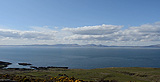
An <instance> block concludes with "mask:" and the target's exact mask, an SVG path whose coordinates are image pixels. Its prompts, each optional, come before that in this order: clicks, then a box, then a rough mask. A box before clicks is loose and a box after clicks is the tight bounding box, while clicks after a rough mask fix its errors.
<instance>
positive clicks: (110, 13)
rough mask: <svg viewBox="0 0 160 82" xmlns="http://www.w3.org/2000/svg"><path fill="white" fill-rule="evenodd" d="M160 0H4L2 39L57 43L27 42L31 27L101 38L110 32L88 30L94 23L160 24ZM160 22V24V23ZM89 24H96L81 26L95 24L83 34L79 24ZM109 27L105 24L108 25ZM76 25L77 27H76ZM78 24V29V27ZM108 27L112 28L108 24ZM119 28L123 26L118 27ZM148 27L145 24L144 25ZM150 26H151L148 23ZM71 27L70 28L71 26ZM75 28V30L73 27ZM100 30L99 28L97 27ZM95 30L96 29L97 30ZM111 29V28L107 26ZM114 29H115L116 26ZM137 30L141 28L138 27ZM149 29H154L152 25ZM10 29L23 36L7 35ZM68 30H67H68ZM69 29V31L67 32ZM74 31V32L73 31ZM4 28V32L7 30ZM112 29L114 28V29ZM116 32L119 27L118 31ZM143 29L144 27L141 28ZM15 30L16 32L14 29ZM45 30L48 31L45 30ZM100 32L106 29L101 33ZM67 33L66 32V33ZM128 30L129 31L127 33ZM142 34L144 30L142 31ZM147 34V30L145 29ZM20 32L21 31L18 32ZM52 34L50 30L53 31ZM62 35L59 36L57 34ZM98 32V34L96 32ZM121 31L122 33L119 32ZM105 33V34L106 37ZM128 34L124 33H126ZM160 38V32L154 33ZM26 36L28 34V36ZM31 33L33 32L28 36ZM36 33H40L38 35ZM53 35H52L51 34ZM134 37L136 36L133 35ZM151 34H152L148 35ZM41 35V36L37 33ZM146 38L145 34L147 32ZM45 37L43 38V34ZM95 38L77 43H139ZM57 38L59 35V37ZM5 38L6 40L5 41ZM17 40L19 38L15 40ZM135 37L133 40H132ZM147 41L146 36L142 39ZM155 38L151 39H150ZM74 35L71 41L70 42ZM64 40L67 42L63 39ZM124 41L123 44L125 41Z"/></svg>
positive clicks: (125, 26)
mask: <svg viewBox="0 0 160 82" xmlns="http://www.w3.org/2000/svg"><path fill="white" fill-rule="evenodd" d="M159 4H160V0H1V1H0V29H1V30H2V32H1V35H0V36H2V38H3V40H1V44H7V43H5V41H8V42H10V41H12V43H11V44H34V43H37V42H38V41H39V43H40V44H56V43H58V41H57V42H56V43H54V42H55V41H54V40H55V39H52V40H45V38H47V37H44V38H43V41H42V40H38V41H37V42H33V41H32V39H35V38H33V36H32V39H28V38H27V40H28V41H29V42H27V43H23V42H21V41H20V39H22V38H23V40H26V38H25V39H24V35H23V34H24V32H28V31H36V32H42V30H44V29H45V30H46V32H48V30H50V31H54V32H55V33H58V34H59V35H58V34H53V35H55V37H62V38H63V39H64V38H65V40H66V35H68V36H67V37H69V36H74V37H75V36H76V37H78V36H79V37H80V36H81V37H90V38H91V37H92V38H93V37H100V38H102V39H103V38H108V37H106V36H109V34H107V33H104V32H102V31H99V30H98V32H99V33H98V35H99V36H98V35H97V33H95V34H94V33H91V34H88V33H90V32H87V31H93V29H95V28H96V27H95V28H94V26H97V25H100V27H97V28H99V29H101V27H103V26H104V25H103V24H105V25H113V26H114V25H115V26H117V27H118V26H123V27H122V28H121V29H120V31H122V30H129V28H131V27H141V28H142V27H143V26H141V25H146V24H147V25H148V26H150V25H152V26H153V29H155V28H154V27H155V26H157V22H159V21H160V9H159V8H160V5H159ZM158 25H159V24H158ZM85 26H93V28H92V27H86V28H83V30H82V29H81V31H83V33H84V29H87V28H92V30H87V31H86V30H85V32H87V34H88V35H85V34H86V33H85V34H81V33H82V32H81V33H79V32H78V34H77V31H76V32H75V30H80V29H76V28H78V27H85ZM104 27H105V26H104ZM72 28H73V29H72ZM74 28H75V29H74ZM105 28H110V27H108V26H106V27H105ZM118 28H119V27H118ZM143 28H145V27H143ZM146 28H148V27H146ZM69 29H70V30H69ZM71 29H72V31H71ZM156 29H157V31H159V30H158V29H159V26H158V27H156ZM4 30H5V31H4ZM96 30H97V29H96ZM96 30H94V31H96ZM105 30H106V31H108V29H105ZM112 30H113V29H112ZM136 30H137V29H136ZM149 30H152V28H150V29H149ZM8 31H9V32H10V31H17V32H18V33H20V35H23V37H20V35H19V37H18V38H13V36H4V34H7V33H9V32H8ZM64 31H65V32H64ZM67 31H68V32H67ZM73 31H74V32H73ZM3 32H4V33H3ZM21 32H22V33H21ZM69 32H70V33H69ZM111 32H112V31H111ZM114 32H115V31H114ZM116 32H117V31H116ZM139 32H140V30H139ZM13 33H14V32H13ZM43 33H44V31H43ZM100 33H104V34H101V35H100ZM63 34H64V36H62V35H63ZM123 34H125V33H123ZM140 34H142V33H140ZM143 34H144V33H143ZM17 35H18V34H17ZM49 35H50V34H49ZM51 35H52V34H51ZM57 35H58V36H57ZM93 35H95V36H93ZM102 35H103V36H102ZM118 35H121V34H118ZM104 36H105V37H104ZM122 36H123V37H124V35H122ZM154 36H156V37H157V38H158V39H159V34H158V35H154ZM25 37H26V36H25ZM27 37H29V36H27ZM35 37H36V36H35ZM48 37H49V36H48ZM132 37H134V36H132ZM145 37H149V36H145ZM36 38H37V37H36ZM143 38H144V36H143ZM41 39H42V38H41ZM93 39H94V41H89V40H88V39H86V40H87V41H84V40H82V39H81V40H79V39H78V40H77V39H76V40H75V41H73V43H79V44H83V43H86V42H87V43H95V42H97V44H106V45H107V44H112V45H136V44H137V43H136V44H133V43H134V42H132V43H131V42H129V43H128V44H124V43H125V42H124V41H123V42H124V43H123V42H121V40H120V41H119V40H118V39H116V41H118V42H119V43H118V44H117V42H116V44H115V40H114V41H110V40H108V39H105V41H104V40H103V42H101V41H99V39H97V38H96V39H95V38H93ZM56 40H57V39H56ZM3 41H4V42H3ZM13 41H16V42H13ZM130 41H133V40H130ZM142 41H143V40H142ZM150 41H151V42H150ZM70 42H72V41H71V38H70V39H69V40H68V42H67V43H70ZM138 42H139V44H142V43H143V44H142V45H146V44H148V43H150V44H153V43H155V39H154V41H153V39H149V40H147V43H145V44H144V42H142V43H141V42H140V41H138ZM61 43H64V42H61ZM122 43H123V44H122ZM156 43H159V40H156Z"/></svg>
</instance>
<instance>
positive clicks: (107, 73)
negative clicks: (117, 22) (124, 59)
mask: <svg viewBox="0 0 160 82" xmlns="http://www.w3.org/2000/svg"><path fill="white" fill-rule="evenodd" d="M0 73H7V74H15V75H20V76H28V77H34V78H48V77H56V76H58V74H66V75H68V76H69V77H72V76H73V77H75V78H79V79H82V80H86V81H99V80H101V79H105V80H118V82H128V81H136V82H156V81H157V82H160V68H139V67H121V68H100V69H66V70H64V69H49V70H30V71H19V70H16V71H10V70H0ZM130 74H133V75H130Z"/></svg>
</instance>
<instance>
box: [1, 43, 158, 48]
mask: <svg viewBox="0 0 160 82" xmlns="http://www.w3.org/2000/svg"><path fill="white" fill-rule="evenodd" d="M0 46H51V47H155V48H160V44H157V45H149V46H114V45H113V46H108V45H102V44H99V45H97V44H86V45H79V44H55V45H48V44H33V45H0Z"/></svg>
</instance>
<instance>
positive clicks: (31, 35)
mask: <svg viewBox="0 0 160 82" xmlns="http://www.w3.org/2000/svg"><path fill="white" fill-rule="evenodd" d="M122 27H123V26H118V25H104V24H103V25H97V26H84V27H77V28H63V29H58V28H57V30H58V31H54V30H53V29H55V28H52V29H50V28H49V27H48V26H43V27H36V26H34V27H33V26H32V27H31V28H32V29H31V30H28V31H21V30H12V29H0V44H8V43H10V44H72V43H73V44H105V45H149V44H153V43H155V44H156V43H159V42H160V22H156V23H153V24H144V25H141V26H136V27H129V28H127V29H123V30H122V29H121V28H122Z"/></svg>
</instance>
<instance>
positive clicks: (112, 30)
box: [63, 22, 160, 43]
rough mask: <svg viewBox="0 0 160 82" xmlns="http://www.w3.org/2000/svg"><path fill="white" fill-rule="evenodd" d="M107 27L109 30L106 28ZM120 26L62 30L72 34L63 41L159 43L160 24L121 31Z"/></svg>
mask: <svg viewBox="0 0 160 82" xmlns="http://www.w3.org/2000/svg"><path fill="white" fill-rule="evenodd" d="M108 27H109V28H108ZM121 28H122V26H115V25H109V26H108V25H99V26H88V27H86V26H85V27H79V28H65V29H63V30H65V31H70V32H72V33H73V35H72V36H67V37H65V39H70V40H71V39H73V40H88V41H91V40H92V41H93V40H94V41H115V42H119V43H120V42H122V41H124V42H127V41H128V42H129V41H130V42H131V41H134V42H137V41H143V42H145V41H160V22H156V23H154V24H144V25H141V26H137V27H129V28H128V29H125V30H122V29H121Z"/></svg>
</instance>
